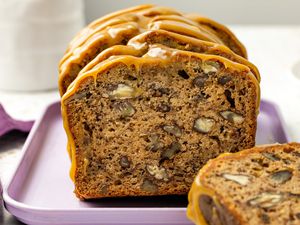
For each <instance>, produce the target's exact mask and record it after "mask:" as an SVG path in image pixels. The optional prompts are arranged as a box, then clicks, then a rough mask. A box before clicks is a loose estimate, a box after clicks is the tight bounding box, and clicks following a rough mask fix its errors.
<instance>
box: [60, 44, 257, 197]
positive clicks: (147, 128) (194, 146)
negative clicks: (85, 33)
mask: <svg viewBox="0 0 300 225" xmlns="http://www.w3.org/2000/svg"><path fill="white" fill-rule="evenodd" d="M258 105H259V85H258V81H257V79H256V78H255V77H254V75H253V74H252V73H251V71H250V69H249V68H248V67H247V66H244V65H242V64H238V63H234V62H232V61H230V60H228V59H226V58H224V57H220V56H215V55H205V54H198V53H192V52H188V51H180V50H175V49H171V48H167V47H165V46H163V45H151V46H150V47H149V49H148V51H147V52H146V54H145V55H143V56H142V57H134V56H128V55H125V56H113V57H110V58H109V59H107V60H104V61H103V62H101V63H99V64H98V65H96V66H94V67H93V69H91V70H89V71H87V72H85V73H83V74H81V75H80V76H78V77H77V78H76V79H75V80H74V82H73V83H72V84H71V85H70V86H69V88H68V90H67V92H66V93H65V94H64V96H63V98H62V114H63V121H64V127H65V129H66V132H67V135H68V142H69V146H70V155H71V160H72V169H71V176H72V178H73V179H74V182H75V193H76V195H77V196H78V197H79V198H81V199H88V198H100V197H112V196H114V197H116V196H147V195H167V194H185V193H187V192H188V190H189V188H190V185H191V183H192V181H193V179H194V177H195V175H196V173H197V172H198V170H199V169H200V168H201V167H202V166H203V165H204V164H205V163H206V162H207V160H209V159H211V158H214V157H216V156H217V155H219V154H220V153H222V152H224V151H228V152H236V151H239V150H241V149H244V148H250V147H252V146H253V145H254V143H255V132H256V118H257V113H258Z"/></svg>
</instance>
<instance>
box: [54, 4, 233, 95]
mask: <svg viewBox="0 0 300 225" xmlns="http://www.w3.org/2000/svg"><path fill="white" fill-rule="evenodd" d="M149 29H150V30H157V29H161V30H167V31H171V32H175V33H179V34H183V35H186V36H190V37H194V38H198V39H201V40H205V41H210V42H215V43H219V44H224V43H223V41H222V38H220V35H218V33H217V32H214V31H213V30H212V29H209V28H207V26H202V25H199V23H198V22H195V21H193V20H190V19H188V18H185V17H183V16H182V15H181V14H180V13H179V12H177V11H175V10H173V9H170V8H165V7H157V6H152V5H142V6H137V7H134V8H131V9H127V10H122V11H119V12H116V13H113V14H110V15H108V16H105V17H102V18H100V19H98V20H96V21H94V22H93V23H91V24H90V25H89V26H88V27H86V28H85V29H83V30H82V31H81V32H80V33H79V34H78V35H77V36H76V37H75V38H74V39H73V40H72V41H71V43H70V45H69V48H68V50H67V52H66V54H65V55H64V57H63V58H62V60H61V61H60V66H59V72H60V76H59V87H60V92H61V95H62V94H63V92H64V90H62V89H61V87H62V86H63V83H64V79H65V78H66V77H67V76H68V74H69V71H70V69H71V67H72V65H73V64H80V63H81V59H82V58H83V57H84V56H86V55H87V54H89V52H90V51H91V50H92V49H93V47H96V46H98V47H99V45H101V44H102V45H103V43H105V44H104V45H106V46H107V47H110V46H113V45H115V44H121V42H122V41H123V40H124V35H125V34H124V33H127V36H130V34H131V35H132V36H135V35H136V34H138V33H143V32H145V30H149ZM130 32H132V33H130ZM112 34H114V35H112ZM232 35H233V34H232V33H230V31H229V36H232ZM232 40H237V39H236V38H234V37H233V38H232Z"/></svg>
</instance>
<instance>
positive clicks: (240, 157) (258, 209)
mask: <svg viewBox="0 0 300 225" xmlns="http://www.w3.org/2000/svg"><path fill="white" fill-rule="evenodd" d="M299 165H300V144H299V143H290V144H282V145H280V144H275V145H267V146H258V147H254V148H252V149H248V150H244V151H241V152H238V153H234V154H223V155H221V156H219V157H218V158H216V159H213V160H211V161H209V162H208V163H207V164H206V165H205V166H204V167H203V168H202V169H201V170H200V172H199V174H198V175H197V177H196V179H195V181H194V183H193V186H192V188H191V191H190V193H189V205H188V217H189V218H190V219H191V220H192V221H193V222H194V223H195V224H201V225H202V224H209V225H214V224H235V225H257V224H261V225H263V224H272V225H281V224H290V225H296V224H300V188H299V186H300V179H299V178H300V172H299Z"/></svg>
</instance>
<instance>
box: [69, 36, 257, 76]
mask: <svg viewBox="0 0 300 225" xmlns="http://www.w3.org/2000/svg"><path fill="white" fill-rule="evenodd" d="M152 44H163V45H165V46H167V47H170V48H174V49H179V50H185V51H191V52H197V53H203V54H211V55H219V56H222V57H225V58H227V59H230V60H232V61H233V62H237V63H240V64H243V65H246V66H248V67H249V68H250V70H251V72H252V73H253V74H254V76H255V77H256V78H257V80H258V81H260V73H259V71H258V69H257V68H256V66H255V65H253V64H252V63H251V62H249V61H248V60H246V59H245V58H243V57H241V56H239V55H236V54H235V53H234V52H232V51H231V50H230V49H229V48H227V47H226V46H224V45H220V44H216V43H212V42H207V41H202V40H198V39H195V38H191V37H188V36H184V35H180V34H177V33H173V32H169V31H164V30H151V31H146V32H144V33H142V34H139V35H137V36H135V37H133V38H132V39H130V40H129V41H128V43H127V45H115V46H112V47H110V48H108V49H106V50H104V51H102V52H101V53H99V54H98V55H97V57H96V58H95V59H93V60H92V61H91V62H90V63H88V64H87V65H86V66H85V67H84V68H83V69H82V70H81V71H80V72H79V74H78V75H81V74H83V73H85V72H87V71H88V70H90V69H92V68H93V67H94V66H95V65H97V64H99V63H100V62H102V61H104V60H106V59H108V58H109V57H111V56H114V55H132V56H142V55H144V54H145V52H147V51H148V48H149V46H150V45H152ZM74 79H75V78H74Z"/></svg>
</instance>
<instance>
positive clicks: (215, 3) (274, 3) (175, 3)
mask: <svg viewBox="0 0 300 225" xmlns="http://www.w3.org/2000/svg"><path fill="white" fill-rule="evenodd" d="M149 2H150V3H154V4H159V5H163V6H170V7H174V8H177V9H180V10H182V11H186V12H195V13H201V14H202V15H206V16H208V17H211V18H213V19H215V20H217V21H219V22H221V23H224V24H251V25H253V24H274V25H278V24H289V25H291V24H300V12H299V9H300V1H299V0H263V1H262V0H251V1H249V0H151V1H149V0H148V1H147V0H139V1H136V0H126V1H112V0H101V1H99V0H85V6H86V7H85V15H86V21H87V22H91V21H92V20H94V19H95V18H97V17H99V15H105V14H107V13H109V12H112V11H115V10H117V9H122V8H125V7H128V6H134V5H136V4H146V3H149Z"/></svg>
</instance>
